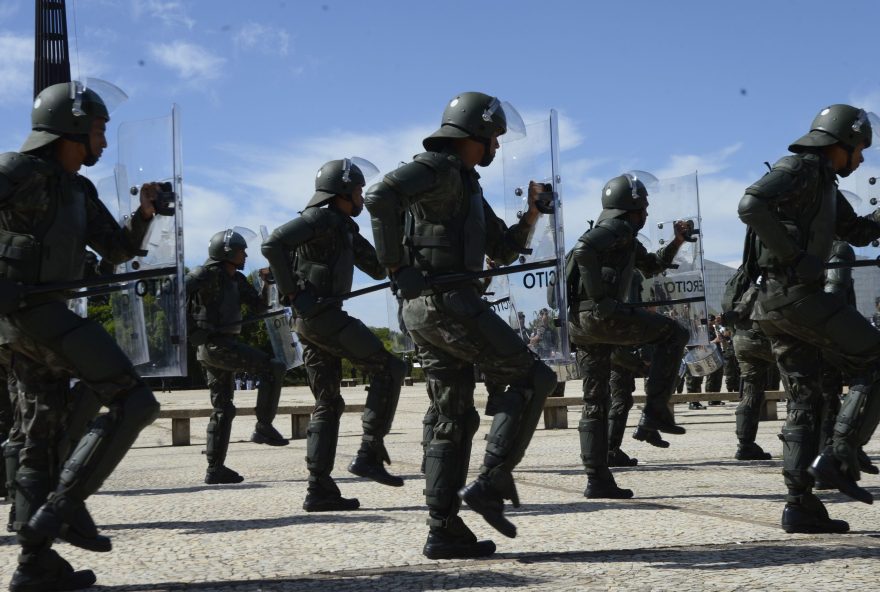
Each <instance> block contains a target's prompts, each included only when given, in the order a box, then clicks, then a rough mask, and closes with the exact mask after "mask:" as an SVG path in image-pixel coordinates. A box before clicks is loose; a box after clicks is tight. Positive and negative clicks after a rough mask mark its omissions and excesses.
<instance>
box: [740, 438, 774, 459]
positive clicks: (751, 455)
mask: <svg viewBox="0 0 880 592" xmlns="http://www.w3.org/2000/svg"><path fill="white" fill-rule="evenodd" d="M734 456H735V458H736V460H770V459H771V458H773V457H772V456H771V455H770V453H769V452H764V449H763V448H761V447H760V446H758V445H757V444H755V443H754V442H740V443H739V446H737V448H736V454H735V455H734Z"/></svg>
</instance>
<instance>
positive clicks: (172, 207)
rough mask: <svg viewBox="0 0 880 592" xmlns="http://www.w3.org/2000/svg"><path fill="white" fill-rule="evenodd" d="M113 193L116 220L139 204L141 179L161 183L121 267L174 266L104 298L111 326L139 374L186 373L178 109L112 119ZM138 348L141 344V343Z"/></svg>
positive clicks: (126, 217) (132, 210)
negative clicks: (115, 132)
mask: <svg viewBox="0 0 880 592" xmlns="http://www.w3.org/2000/svg"><path fill="white" fill-rule="evenodd" d="M115 172H116V195H117V199H118V203H119V209H118V211H119V213H120V214H121V215H122V221H123V222H126V221H127V219H128V216H131V213H132V212H134V211H135V210H136V209H137V207H138V205H139V204H140V197H139V196H140V193H139V190H140V187H141V186H142V185H143V184H144V183H149V182H160V183H165V184H167V185H165V186H164V187H163V188H162V194H161V195H160V197H159V204H160V209H161V213H162V215H157V216H156V217H155V218H153V221H152V222H151V224H150V230H149V232H148V233H147V236H146V238H145V239H144V243H143V245H141V248H142V249H143V251H144V254H143V255H141V256H139V257H136V258H135V259H132V260H131V261H128V262H127V263H125V266H124V267H125V268H124V269H121V270H120V272H123V271H124V272H130V271H138V270H149V269H157V268H162V267H174V268H175V271H174V272H172V273H169V274H168V275H165V276H161V277H157V278H153V279H149V280H139V281H137V282H134V283H133V284H132V285H131V286H130V287H128V289H126V290H123V291H121V292H118V293H116V294H114V295H113V296H112V298H111V303H112V308H113V319H114V326H115V332H116V335H117V339H118V341H119V344H120V346H121V347H122V348H123V349H124V350H125V351H126V353H128V354H129V356H130V357H131V359H132V362H133V363H134V364H135V368H136V369H137V371H138V373H139V374H140V375H141V376H145V377H163V376H185V375H186V372H187V368H186V290H185V286H184V267H183V177H182V169H181V152H180V111H179V108H178V107H177V106H176V105H175V106H173V107H172V109H171V113H170V114H169V115H168V116H165V117H160V118H157V119H149V120H143V121H135V122H126V123H123V124H121V125H120V126H119V161H118V164H117V166H116V171H115ZM144 348H145V350H144Z"/></svg>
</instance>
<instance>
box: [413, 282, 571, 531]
mask: <svg viewBox="0 0 880 592" xmlns="http://www.w3.org/2000/svg"><path fill="white" fill-rule="evenodd" d="M403 314H404V321H405V323H406V326H407V328H408V329H409V331H410V333H411V335H412V338H413V341H415V343H416V344H417V345H418V347H419V355H420V358H421V361H422V367H423V369H424V370H425V376H426V379H427V380H428V381H429V382H430V383H431V384H430V387H429V388H430V391H431V392H432V394H433V396H434V403H435V407H436V409H437V416H438V419H437V423H436V425H435V426H434V430H433V437H432V439H431V442H430V444H429V445H428V449H427V452H426V463H425V481H426V490H425V497H426V502H427V505H428V508H429V512H430V515H431V520H430V521H429V524H430V525H431V526H432V527H442V526H443V525H444V524H445V521H447V520H449V519H450V518H452V517H454V516H455V515H457V513H458V508H459V501H458V496H457V493H456V492H457V491H458V489H460V488H461V487H462V486H463V485H464V482H465V479H466V476H467V467H468V462H469V459H470V449H471V440H472V439H473V435H474V434H475V433H476V430H477V428H478V426H479V414H478V413H477V411H476V409H475V408H474V387H475V384H474V379H473V377H474V370H473V365H474V364H475V363H476V364H479V366H480V369H481V370H482V372H483V374H484V375H485V376H486V380H487V381H488V382H491V383H494V384H505V385H507V388H506V390H505V391H504V392H503V393H497V394H496V395H495V398H496V402H497V405H496V413H495V415H494V417H493V421H492V426H491V428H490V430H489V434H488V435H487V436H486V440H487V444H486V453H485V455H484V458H483V465H482V467H481V469H480V477H479V478H480V479H482V480H484V481H486V482H487V483H488V485H489V487H490V489H491V490H493V491H494V492H495V493H497V494H498V495H499V497H501V498H504V499H511V500H514V503H515V504H518V503H519V501H518V497H517V494H516V488H515V486H514V483H513V475H512V471H513V469H514V468H515V467H516V465H517V464H519V462H520V461H521V460H522V457H523V455H524V454H525V451H526V449H527V448H528V444H529V442H530V441H531V438H532V434H533V433H534V431H535V428H536V427H537V424H538V420H539V418H540V417H541V414H542V412H543V408H544V401H545V400H546V398H547V395H549V394H550V393H551V392H552V391H553V389H554V388H555V386H556V374H555V373H554V372H553V371H552V370H551V369H550V368H549V367H547V365H545V364H544V363H542V362H541V361H539V360H538V359H537V358H536V357H535V355H534V354H532V352H531V351H529V349H528V348H527V347H526V345H525V344H524V343H523V342H522V340H520V339H519V338H518V337H517V336H516V334H515V333H514V331H513V329H511V328H510V326H509V325H508V324H507V323H505V322H504V321H503V320H501V318H499V317H498V316H497V315H496V314H495V313H494V312H493V311H492V309H491V308H490V306H489V305H488V304H487V303H486V302H485V301H484V300H482V299H481V298H480V294H479V292H478V291H477V289H476V288H475V287H472V286H464V287H461V288H457V289H454V290H450V291H448V292H444V293H441V294H433V295H429V296H422V297H419V298H415V299H413V300H410V301H407V302H406V304H405V305H404V310H403Z"/></svg>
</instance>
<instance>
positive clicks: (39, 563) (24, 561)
mask: <svg viewBox="0 0 880 592" xmlns="http://www.w3.org/2000/svg"><path fill="white" fill-rule="evenodd" d="M95 581H96V578H95V573H94V572H93V571H92V570H90V569H84V570H80V571H74V569H73V567H71V565H70V564H69V563H68V562H67V561H65V560H64V559H62V557H61V556H60V555H58V553H57V552H55V550H54V549H41V550H39V551H34V552H27V551H22V553H21V555H19V557H18V567H17V568H16V570H15V573H13V574H12V580H11V581H10V582H9V590H10V592H55V591H60V590H82V589H83V588H88V587H89V586H91V585H92V584H94V583H95Z"/></svg>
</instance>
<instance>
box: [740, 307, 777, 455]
mask: <svg viewBox="0 0 880 592" xmlns="http://www.w3.org/2000/svg"><path fill="white" fill-rule="evenodd" d="M733 351H734V352H736V359H737V362H739V370H740V379H741V380H740V384H741V385H742V386H741V389H742V390H741V393H740V401H739V404H738V405H737V406H736V437H737V439H738V440H739V447H738V449H737V452H736V458H737V459H739V460H766V459H768V458H770V455H769V454H767V453H765V452H764V451H763V450H762V449H761V447H760V446H758V444H756V443H755V438H756V436H757V434H758V422H759V421H760V418H761V408H762V407H763V406H764V390H765V388H766V381H767V371H768V368H769V367H770V366H774V365H775V364H776V360H775V359H774V358H773V352H772V351H771V349H770V340H769V339H767V336H766V335H764V333H763V332H762V331H761V326H760V325H759V324H758V323H757V322H755V321H752V320H750V319H748V318H746V319H743V320H742V321H738V322H737V324H736V326H735V327H734V333H733Z"/></svg>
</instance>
